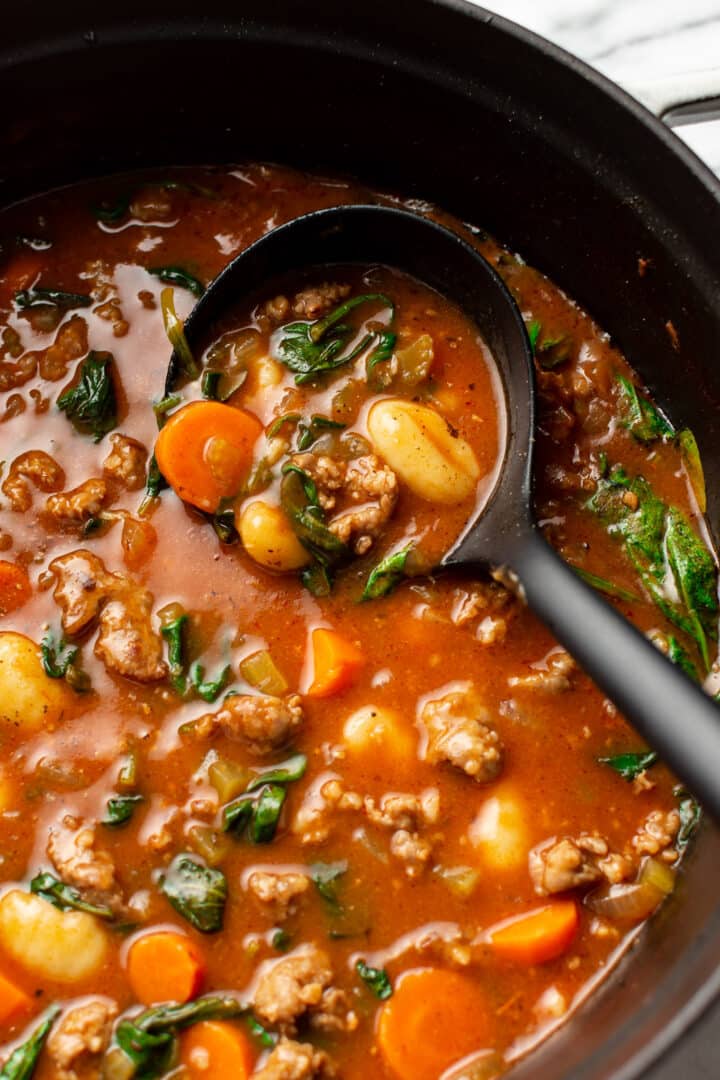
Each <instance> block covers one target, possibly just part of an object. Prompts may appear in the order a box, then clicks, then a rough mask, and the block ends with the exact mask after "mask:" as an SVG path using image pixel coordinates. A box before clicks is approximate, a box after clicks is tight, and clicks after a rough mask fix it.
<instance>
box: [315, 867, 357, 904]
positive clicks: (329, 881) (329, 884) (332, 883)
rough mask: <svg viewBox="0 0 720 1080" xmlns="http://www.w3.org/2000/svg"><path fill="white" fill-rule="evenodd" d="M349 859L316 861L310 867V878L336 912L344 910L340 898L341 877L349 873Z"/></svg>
mask: <svg viewBox="0 0 720 1080" xmlns="http://www.w3.org/2000/svg"><path fill="white" fill-rule="evenodd" d="M347 869H348V861H347V859H338V860H337V862H330V863H326V862H315V863H313V864H312V865H311V867H310V878H311V880H312V883H313V885H314V886H315V888H316V889H317V891H318V892H319V893H320V895H321V896H322V898H323V900H324V901H325V903H326V904H327V905H328V907H330V908H331V909H332V910H333V911H334V912H337V913H339V912H341V911H342V904H341V903H340V900H339V898H338V891H339V888H340V879H341V878H342V877H343V875H344V874H346V873H347Z"/></svg>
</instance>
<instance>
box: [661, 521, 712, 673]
mask: <svg viewBox="0 0 720 1080" xmlns="http://www.w3.org/2000/svg"><path fill="white" fill-rule="evenodd" d="M665 550H666V552H667V558H668V562H669V564H670V567H671V569H672V572H673V575H674V578H675V584H676V586H677V590H678V593H679V594H680V598H681V600H682V603H683V606H684V608H685V611H686V612H687V614H688V616H689V618H690V621H691V624H692V629H691V631H690V632H691V634H692V636H693V637H694V638H695V640H696V641H697V643H698V646H699V648H700V652H701V654H702V658H703V661H704V663H705V667H706V668H708V667H709V666H710V653H709V649H708V645H707V638H708V636H709V637H711V638H715V637H717V614H718V598H717V568H716V566H715V561H714V559H713V557H712V555H711V554H710V552H709V551H708V549H707V548H706V547H705V545H704V544H703V542H702V540H701V539H700V537H699V536H698V535H697V533H696V532H695V530H694V529H693V528H692V526H691V524H690V522H689V521H688V520H687V518H686V517H685V516H684V514H681V513H680V511H679V510H676V509H675V508H674V507H671V508H670V510H669V511H668V515H667V520H666V526H665Z"/></svg>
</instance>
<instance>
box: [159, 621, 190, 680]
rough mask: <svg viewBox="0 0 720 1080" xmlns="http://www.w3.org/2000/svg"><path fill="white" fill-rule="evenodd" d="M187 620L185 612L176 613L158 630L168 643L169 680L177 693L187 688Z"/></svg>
mask: <svg viewBox="0 0 720 1080" xmlns="http://www.w3.org/2000/svg"><path fill="white" fill-rule="evenodd" d="M187 622H188V616H187V614H186V613H185V612H183V614H182V615H178V616H177V617H176V618H175V619H171V620H170V622H168V623H166V624H165V626H163V627H162V628H161V630H160V632H161V634H162V636H163V637H164V638H165V640H166V641H167V643H168V667H169V669H170V682H171V683H172V684H173V686H174V687H175V689H176V690H177V692H178V694H184V693H185V691H186V689H187V680H186V677H185V667H186V663H187V660H186V650H187V642H186V640H185V639H186V634H187V630H186V627H187Z"/></svg>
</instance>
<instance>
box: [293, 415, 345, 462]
mask: <svg viewBox="0 0 720 1080" xmlns="http://www.w3.org/2000/svg"><path fill="white" fill-rule="evenodd" d="M346 426H347V425H346V424H341V423H339V421H337V420H331V419H330V417H329V416H320V415H319V414H318V413H315V414H314V415H313V416H311V417H310V422H309V423H305V421H304V420H301V421H300V423H299V424H298V429H297V448H298V450H299V451H300V452H301V453H302V452H303V451H305V450H309V449H310V447H311V446H312V444H313V443H314V442H316V441H317V439H319V438H320V436H321V435H322V433H323V431H342V430H343V429H344V428H345V427H346Z"/></svg>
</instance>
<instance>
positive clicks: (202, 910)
mask: <svg viewBox="0 0 720 1080" xmlns="http://www.w3.org/2000/svg"><path fill="white" fill-rule="evenodd" d="M160 891H161V892H162V894H163V895H164V896H165V897H166V899H167V900H168V901H169V903H170V904H171V905H172V906H173V907H174V908H175V910H176V911H177V913H178V914H179V915H182V917H183V918H184V919H187V921H188V922H189V923H190V925H191V926H194V927H195V929H196V930H200V932H201V933H203V934H214V933H217V931H218V930H222V926H223V916H224V913H225V903H226V901H227V881H226V880H225V875H224V874H223V873H222V871H221V870H215V869H213V868H212V867H210V866H205V865H204V863H201V862H199V861H198V860H197V859H195V858H193V857H191V856H190V855H176V856H175V858H174V859H173V861H172V862H171V863H170V866H169V867H168V871H167V873H166V874H165V876H164V877H163V878H162V879H161V883H160Z"/></svg>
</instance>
